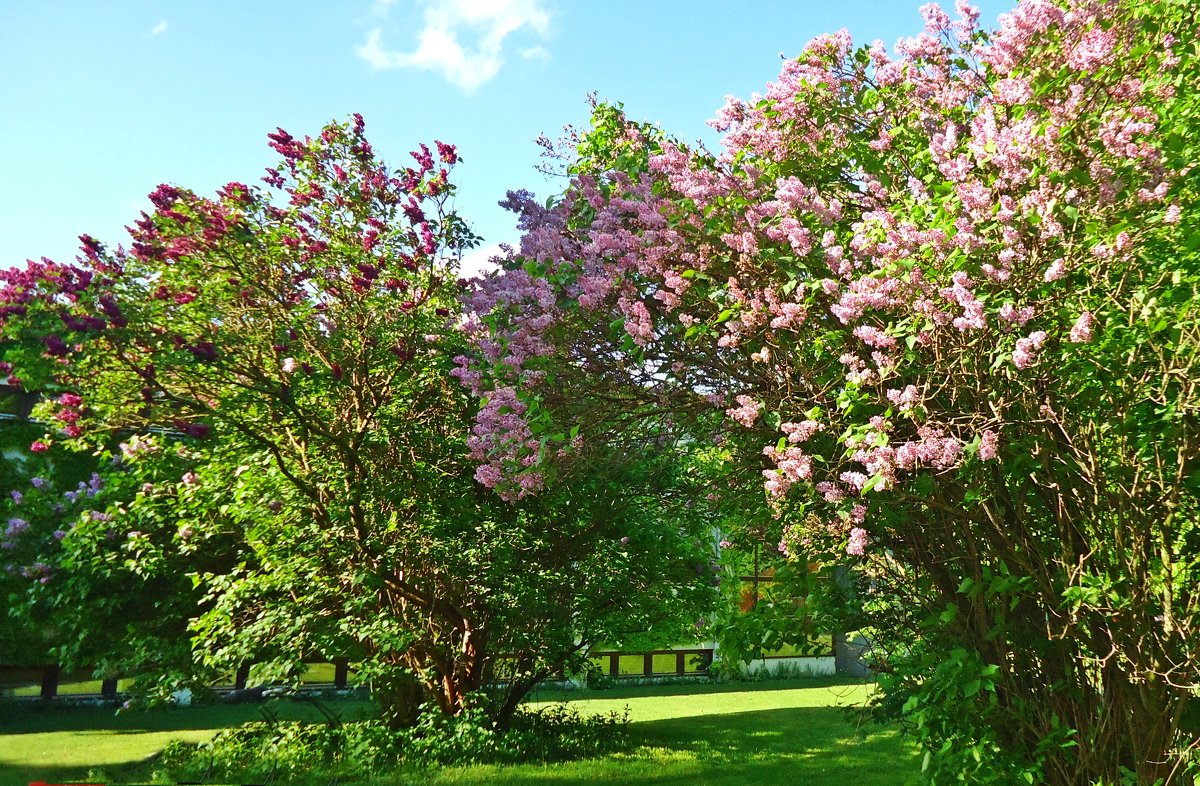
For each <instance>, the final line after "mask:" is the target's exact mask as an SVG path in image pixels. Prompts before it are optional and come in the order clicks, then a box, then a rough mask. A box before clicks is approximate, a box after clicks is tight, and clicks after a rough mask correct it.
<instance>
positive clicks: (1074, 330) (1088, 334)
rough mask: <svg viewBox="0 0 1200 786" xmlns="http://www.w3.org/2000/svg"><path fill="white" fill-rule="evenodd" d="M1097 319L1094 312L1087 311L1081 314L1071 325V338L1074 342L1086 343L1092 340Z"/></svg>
mask: <svg viewBox="0 0 1200 786" xmlns="http://www.w3.org/2000/svg"><path fill="white" fill-rule="evenodd" d="M1095 322H1096V319H1095V317H1093V316H1092V312H1090V311H1085V312H1083V313H1082V314H1080V315H1079V319H1077V320H1075V324H1074V325H1072V326H1071V335H1070V336H1069V340H1070V341H1071V343H1072V344H1086V343H1088V342H1089V341H1091V340H1092V326H1093V325H1094V324H1095Z"/></svg>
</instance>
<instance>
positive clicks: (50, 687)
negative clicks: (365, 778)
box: [0, 647, 713, 700]
mask: <svg viewBox="0 0 1200 786" xmlns="http://www.w3.org/2000/svg"><path fill="white" fill-rule="evenodd" d="M590 657H591V660H592V661H593V662H595V663H596V664H597V665H598V666H600V667H601V670H602V671H603V672H604V673H605V674H607V675H608V676H609V677H613V678H616V679H638V678H646V677H650V678H653V677H672V676H675V677H689V676H702V675H705V674H707V673H708V670H709V668H710V667H711V666H712V662H713V650H712V648H705V647H698V648H694V649H685V650H654V651H652V652H639V653H629V652H612V651H604V652H593V653H592V654H591V656H590ZM314 663H316V662H314ZM319 663H332V665H333V682H332V686H333V688H334V689H335V690H345V689H346V688H348V687H349V684H350V662H349V660H348V659H346V658H335V659H333V660H332V661H319ZM634 663H636V668H631V666H632V665H633V664H634ZM668 666H669V667H668ZM249 679H250V666H249V665H245V666H242V667H241V668H240V669H238V670H237V672H236V673H235V674H234V676H233V682H232V683H229V684H226V685H218V686H215V689H216V690H218V691H225V692H228V691H243V690H246V688H247V683H248V682H249ZM68 681H83V682H96V681H95V680H86V679H84V680H79V675H68V674H66V673H65V672H64V671H63V670H62V669H61V668H60V667H59V666H58V664H54V663H49V664H44V665H41V666H4V665H0V689H4V688H12V687H14V686H27V685H30V684H34V685H36V684H39V682H40V686H41V690H40V691H39V693H38V697H39V698H41V699H43V700H52V699H55V698H57V697H58V696H60V695H62V694H60V690H59V688H60V686H61V685H63V684H64V683H66V682H68ZM99 682H100V689H99V691H98V692H97V691H83V692H74V693H72V694H71V695H72V696H80V697H89V698H95V697H98V698H100V699H105V700H115V699H116V698H117V696H118V694H119V693H120V691H119V690H118V681H117V679H115V678H114V679H106V680H100V681H99ZM311 684H313V685H329V684H331V683H329V682H316V683H311Z"/></svg>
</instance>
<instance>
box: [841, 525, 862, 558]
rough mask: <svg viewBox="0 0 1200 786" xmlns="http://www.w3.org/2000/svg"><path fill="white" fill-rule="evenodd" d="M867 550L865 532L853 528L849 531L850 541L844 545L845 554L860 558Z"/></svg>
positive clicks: (858, 528) (859, 528)
mask: <svg viewBox="0 0 1200 786" xmlns="http://www.w3.org/2000/svg"><path fill="white" fill-rule="evenodd" d="M866 548H867V531H866V530H865V529H863V528H862V527H853V528H851V530H850V539H849V541H847V543H846V553H847V554H849V555H850V556H852V557H861V556H863V554H865V553H866Z"/></svg>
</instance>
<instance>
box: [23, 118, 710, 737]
mask: <svg viewBox="0 0 1200 786" xmlns="http://www.w3.org/2000/svg"><path fill="white" fill-rule="evenodd" d="M270 139H271V144H272V147H274V148H275V150H277V151H278V152H279V153H280V154H281V155H282V157H283V160H282V163H281V164H280V165H279V167H277V168H274V169H270V170H268V172H267V176H266V177H265V178H264V181H265V182H266V184H267V185H268V186H269V188H270V189H271V190H264V189H261V188H259V187H251V186H248V185H245V184H242V183H230V184H228V185H227V186H225V187H224V188H222V189H221V190H220V191H219V193H218V195H217V196H216V197H215V198H212V199H209V198H203V197H200V196H197V195H196V194H194V193H192V192H190V191H186V190H184V189H181V188H177V187H174V186H166V185H164V186H161V187H160V188H159V189H158V190H157V191H155V193H154V194H152V195H151V197H150V198H151V201H152V202H153V203H154V206H155V212H154V213H153V215H143V216H142V218H141V219H140V220H139V221H138V222H137V223H136V225H135V227H134V228H133V229H132V230H131V233H132V245H131V247H130V248H129V249H128V250H125V249H120V248H118V249H117V250H116V251H110V250H107V249H105V248H104V247H103V246H101V244H100V243H98V242H97V241H95V240H93V239H91V238H89V237H84V238H83V255H82V256H81V257H80V259H79V260H78V261H77V263H76V264H72V265H63V264H57V263H53V262H49V261H43V262H40V263H30V264H29V265H28V266H26V268H24V269H19V270H12V271H8V272H7V273H5V274H4V287H3V291H2V293H0V300H2V301H3V305H2V306H0V313H2V314H3V323H2V328H0V329H2V331H3V334H2V336H3V338H2V341H3V350H4V358H3V360H4V363H5V364H6V366H5V372H6V373H9V374H11V376H10V377H9V380H8V381H9V384H10V385H22V386H24V387H25V388H26V389H29V390H36V391H42V392H44V393H46V394H48V395H47V396H46V397H45V399H44V401H43V402H42V403H41V404H40V405H39V407H38V408H37V409H36V410H35V416H36V418H37V419H38V420H39V421H40V422H41V423H43V424H45V427H46V428H47V432H46V436H45V437H43V438H41V439H40V440H39V441H38V442H36V443H35V444H34V445H33V446H32V449H33V450H35V451H40V452H41V453H45V454H50V453H53V452H54V451H59V450H62V449H64V448H69V447H72V446H74V447H76V448H77V449H85V448H90V449H92V450H94V451H96V452H97V453H99V454H100V455H101V456H102V464H103V466H104V468H103V469H102V470H100V472H101V474H102V475H103V477H99V476H98V477H97V481H96V482H97V483H107V486H106V487H105V488H104V489H103V490H101V489H100V488H99V487H97V488H96V489H90V490H91V491H94V492H95V496H94V498H90V499H91V502H90V503H89V504H87V506H86V507H87V510H85V511H83V512H82V513H81V512H79V511H78V510H72V509H69V508H67V507H66V506H64V505H63V504H62V502H61V500H60V501H59V502H58V503H55V504H53V506H52V505H51V504H50V503H51V502H53V501H52V500H50V501H47V504H46V505H43V506H42V507H41V508H39V509H38V512H37V516H36V517H35V516H33V515H31V516H30V517H29V518H28V521H27V523H28V526H29V528H30V531H31V533H32V534H31V533H26V532H24V531H21V532H15V531H14V532H9V533H8V534H7V535H6V537H7V538H8V540H9V541H11V542H12V543H13V544H14V549H13V551H14V554H15V555H17V556H19V557H20V558H21V560H20V561H13V562H11V563H10V565H11V566H12V569H13V572H14V575H15V576H17V577H19V578H24V579H25V580H26V583H27V587H26V590H25V593H26V595H25V597H28V598H31V599H32V600H31V601H30V602H31V603H32V602H34V601H37V600H38V598H44V599H45V602H46V603H49V604H51V605H52V606H53V607H54V608H52V609H51V611H52V612H53V615H52V617H53V619H55V620H63V619H66V618H65V617H64V616H63V613H62V609H63V608H64V607H65V608H68V609H78V608H86V607H87V605H88V604H89V603H92V604H94V603H96V602H97V600H96V598H95V591H96V589H97V588H98V587H104V586H106V585H105V584H104V583H103V582H99V579H100V578H105V577H110V576H116V577H119V578H122V579H123V580H126V581H127V582H132V583H133V584H134V585H135V586H136V587H137V588H138V589H139V590H140V591H141V592H142V593H143V596H144V594H145V593H147V592H151V591H155V592H158V593H163V594H166V593H164V586H170V587H171V588H173V589H180V587H179V584H180V582H181V580H185V581H186V582H187V583H188V585H189V586H187V587H185V588H183V590H184V597H183V600H181V601H180V602H179V603H178V604H176V605H174V606H172V608H171V611H172V615H173V617H174V619H176V620H177V621H178V620H179V619H180V618H182V619H183V621H184V624H188V625H189V626H190V632H191V634H192V636H193V637H194V641H193V643H192V649H193V650H194V652H186V653H185V654H186V655H190V656H192V657H193V658H194V659H195V661H196V663H197V664H198V665H199V666H200V667H201V671H202V673H206V674H212V673H214V672H220V671H225V672H228V671H230V670H232V669H233V668H236V667H237V666H239V665H240V664H243V663H250V662H254V663H259V664H265V665H267V666H271V667H273V670H272V671H266V672H264V673H263V676H264V677H271V676H276V677H283V678H296V677H298V676H299V673H300V671H301V669H302V661H303V660H304V659H305V658H308V659H312V658H322V657H324V658H331V657H338V656H342V657H349V658H350V659H351V660H352V661H355V662H358V663H360V671H359V677H360V679H361V680H363V681H364V682H370V684H371V685H372V690H373V695H375V696H376V698H378V699H379V700H380V701H381V703H382V704H383V706H384V709H385V711H386V712H387V714H388V715H389V717H391V718H392V720H393V721H395V722H396V723H404V722H407V721H410V720H411V719H412V718H413V717H414V715H413V714H414V712H415V710H416V707H417V706H418V705H419V704H420V703H421V702H423V701H428V702H436V704H437V705H438V706H440V707H441V708H442V709H443V710H444V711H445V712H447V713H458V712H459V711H461V710H462V709H463V707H464V706H465V704H466V703H467V702H469V701H470V700H471V697H472V695H473V694H475V693H477V692H480V691H482V690H483V689H484V688H485V687H487V686H488V685H490V684H492V683H494V682H495V681H496V679H497V678H498V677H500V676H504V677H507V678H508V681H507V683H506V684H507V686H508V689H507V691H505V692H502V694H501V695H500V696H498V697H496V701H495V702H494V704H493V705H492V708H493V709H494V710H495V712H496V713H497V715H498V717H499V718H500V719H501V720H504V719H505V718H506V717H507V716H508V715H509V714H511V712H512V710H513V709H515V706H516V702H517V701H519V700H520V698H521V697H522V696H523V695H524V694H525V692H526V691H528V690H529V689H530V688H531V687H532V686H533V685H535V684H536V683H537V682H538V681H540V680H541V679H544V678H545V677H546V676H549V675H551V674H553V673H555V672H557V671H558V670H559V669H560V668H562V667H563V666H564V665H566V666H570V665H572V664H575V665H577V664H578V663H580V662H582V661H583V659H584V658H585V656H586V651H587V649H588V648H589V647H590V646H592V645H593V644H595V643H596V642H597V641H598V640H607V641H613V642H619V641H620V639H621V638H622V637H623V636H624V635H626V632H627V628H628V626H629V625H630V624H631V622H632V623H638V624H640V625H641V626H643V629H644V624H645V623H647V622H650V621H655V622H661V623H664V624H665V625H666V628H664V631H666V632H669V631H670V629H671V628H670V623H671V622H672V621H674V622H676V623H680V624H682V621H684V620H686V621H687V623H688V624H691V621H692V620H694V619H695V614H696V612H695V608H694V606H695V604H696V603H699V602H701V601H702V599H703V597H704V594H703V593H704V584H703V582H698V581H697V573H696V571H695V570H694V569H693V566H694V563H695V562H696V560H697V559H699V557H698V549H699V548H700V546H699V544H698V543H697V541H696V538H694V537H693V536H692V534H691V533H692V532H693V531H694V528H695V526H694V525H691V524H688V523H687V522H681V521H680V518H679V516H678V515H676V514H674V513H672V512H671V509H670V508H668V509H667V510H666V511H665V515H661V514H662V513H663V512H664V511H660V510H659V507H658V503H659V500H660V499H661V498H662V496H663V493H664V491H666V490H669V489H671V488H674V487H678V486H679V484H680V483H682V482H684V481H683V480H682V479H679V478H677V477H676V475H677V473H676V472H675V470H674V469H673V468H671V467H670V466H666V465H664V463H663V462H662V461H659V460H657V459H655V458H654V457H652V456H650V457H646V458H645V459H644V460H642V461H638V460H636V459H637V457H636V456H634V457H633V458H634V460H633V461H632V462H630V463H627V464H621V465H614V464H613V462H612V460H611V456H609V455H608V454H605V453H603V452H596V453H594V456H593V458H594V460H593V461H591V462H590V465H589V467H590V468H589V470H588V473H587V475H588V478H590V479H591V480H586V481H581V482H578V483H574V484H572V485H570V486H561V487H558V488H556V489H554V490H552V493H549V494H547V495H545V496H544V497H542V498H539V499H537V500H529V501H528V502H527V503H526V504H524V505H521V506H514V505H508V504H504V503H502V502H501V501H500V500H499V499H498V498H497V497H496V496H495V495H494V494H493V493H492V492H490V491H489V490H487V489H486V488H484V487H483V486H481V485H479V484H478V483H476V482H475V481H474V480H473V478H472V476H471V475H472V470H473V467H472V466H471V465H470V464H469V462H468V461H467V459H466V451H465V447H464V440H465V438H466V436H467V429H468V426H469V423H470V420H471V415H472V413H473V411H474V406H473V403H472V401H471V399H470V398H469V396H468V395H467V393H466V392H465V391H464V390H463V389H462V388H461V386H460V385H459V384H458V383H457V382H456V381H455V380H454V379H452V378H451V377H450V376H449V373H448V372H449V371H450V370H451V369H452V368H453V367H454V366H453V362H452V358H453V357H455V356H456V355H458V354H460V353H461V352H462V351H464V350H465V346H466V345H465V338H464V336H463V334H462V333H461V331H460V330H459V328H458V322H459V317H458V316H457V315H458V313H459V305H458V296H459V291H460V288H461V286H462V285H461V283H460V282H458V281H457V280H456V277H455V270H456V265H457V256H458V254H459V252H460V251H461V250H462V249H463V248H466V247H469V246H470V245H471V244H472V243H474V242H475V239H474V238H473V237H472V235H471V234H470V232H469V231H468V230H467V228H466V227H465V225H464V224H463V223H462V221H461V220H460V219H459V218H458V217H457V216H456V215H455V214H454V213H453V212H450V211H448V210H447V207H446V206H447V204H448V200H449V199H450V197H451V196H452V195H453V193H454V189H453V187H452V185H451V184H450V182H449V173H450V170H451V169H452V167H453V166H454V165H455V164H456V163H457V161H458V154H457V152H456V150H455V148H454V147H452V146H450V145H446V144H442V143H439V144H438V145H437V150H436V153H435V152H434V151H431V150H429V149H428V148H426V147H424V146H422V147H421V148H420V149H418V150H417V151H415V152H414V153H413V154H412V155H413V161H414V164H413V165H412V166H410V167H407V168H404V169H399V170H390V169H388V168H386V167H385V166H384V165H383V164H382V163H381V162H380V161H379V160H378V159H377V158H376V156H375V155H374V153H373V152H372V150H371V147H370V145H369V143H368V142H367V141H366V139H365V137H364V135H363V124H362V119H361V117H359V116H357V115H356V116H355V118H354V120H353V122H351V123H349V124H344V125H343V124H331V125H328V126H326V127H325V128H324V129H323V130H322V132H321V134H320V135H319V136H317V137H316V138H305V139H297V138H294V137H292V136H291V135H289V134H287V133H286V132H284V131H282V130H280V131H278V132H277V133H274V134H272V135H271V136H270ZM43 448H45V450H44V451H43V450H42V449H43ZM56 480H57V479H56ZM597 482H609V483H621V484H623V485H624V487H625V488H626V489H627V493H625V494H622V495H621V496H619V497H613V496H612V495H610V494H607V493H604V492H603V491H602V490H601V489H600V488H598V487H597V486H596V483H597ZM55 493H56V494H62V488H61V487H60V488H58V489H57V491H56V492H55ZM68 493H71V492H70V491H69V490H68ZM13 500H14V505H15V504H16V501H18V500H16V497H14V498H13ZM651 501H653V505H652V504H651ZM101 503H103V504H102V505H101ZM81 504H82V503H81ZM42 508H47V509H42ZM60 508H61V509H60ZM12 509H13V510H14V511H16V512H14V513H13V514H12V515H14V516H16V515H20V511H19V510H18V509H17V508H15V507H14V508H12ZM29 509H30V510H32V508H29ZM63 516H66V517H72V516H74V517H75V518H74V519H73V522H74V526H68V525H67V524H63V523H62V522H61V518H62V517H63ZM55 517H58V518H55ZM51 529H56V530H58V531H60V532H62V533H63V534H62V537H50V536H48V535H47V534H46V533H48V532H49V531H50V530H51ZM31 565H32V566H34V567H33V568H31V567H30V566H31ZM39 565H40V566H42V567H36V566H39ZM31 571H33V572H32V573H31ZM34 573H36V575H34ZM25 574H29V575H25ZM42 579H45V581H42ZM651 579H661V580H655V581H652V580H651ZM193 587H194V589H193ZM69 588H75V589H74V590H71V591H68V589H69ZM675 595H678V596H679V598H678V600H675V601H674V602H673V605H668V602H667V601H668V600H669V599H672V598H673V597H674V596H675ZM163 602H165V601H163ZM189 604H190V606H189ZM110 616H111V615H110ZM71 619H72V620H73V621H74V622H75V623H77V626H79V627H86V626H87V622H88V621H87V619H86V618H85V617H83V616H82V615H79V614H76V615H74V616H72V617H71ZM60 624H61V622H60ZM147 647H148V648H150V649H157V647H156V645H153V643H151V645H147ZM95 649H96V648H93V652H92V655H93V656H95V652H94V650H95ZM100 649H102V648H100ZM159 654H162V653H161V651H160V652H159ZM82 659H83V655H80V657H79V660H82ZM188 676H192V675H190V674H188Z"/></svg>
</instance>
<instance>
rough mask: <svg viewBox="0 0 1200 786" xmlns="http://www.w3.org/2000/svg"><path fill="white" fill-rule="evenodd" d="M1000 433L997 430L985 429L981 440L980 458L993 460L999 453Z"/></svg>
mask: <svg viewBox="0 0 1200 786" xmlns="http://www.w3.org/2000/svg"><path fill="white" fill-rule="evenodd" d="M999 445H1000V435H999V434H997V433H996V432H995V431H985V432H983V435H982V436H981V437H980V440H979V458H980V460H981V461H991V460H992V459H994V458H996V456H997V455H998V454H999Z"/></svg>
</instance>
